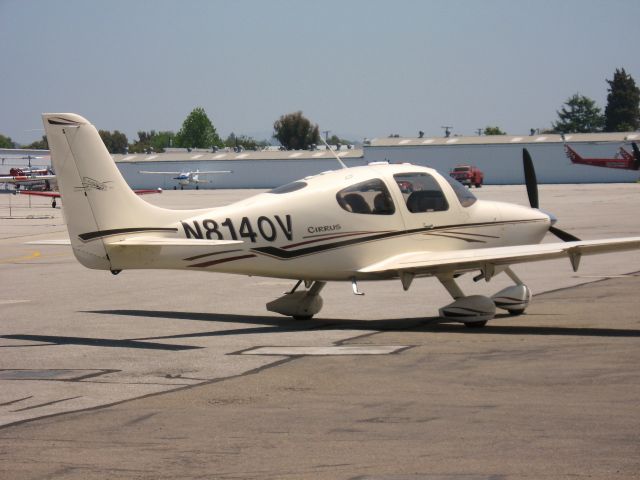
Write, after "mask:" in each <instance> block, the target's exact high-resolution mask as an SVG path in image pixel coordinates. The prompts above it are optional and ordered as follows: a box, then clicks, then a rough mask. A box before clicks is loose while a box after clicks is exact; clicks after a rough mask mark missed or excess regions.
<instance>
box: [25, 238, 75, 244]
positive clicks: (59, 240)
mask: <svg viewBox="0 0 640 480" xmlns="http://www.w3.org/2000/svg"><path fill="white" fill-rule="evenodd" d="M25 245H71V240H69V239H68V238H59V239H56V240H34V241H33V242H26V243H25Z"/></svg>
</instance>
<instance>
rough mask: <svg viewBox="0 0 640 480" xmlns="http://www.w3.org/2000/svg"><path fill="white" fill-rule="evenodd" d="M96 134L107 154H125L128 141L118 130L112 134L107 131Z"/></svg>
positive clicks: (99, 131)
mask: <svg viewBox="0 0 640 480" xmlns="http://www.w3.org/2000/svg"><path fill="white" fill-rule="evenodd" d="M98 133H99V134H100V138H102V141H103V142H104V144H105V145H106V147H107V150H108V151H109V153H127V149H128V148H129V141H128V140H127V136H126V135H125V134H124V133H122V132H119V131H118V130H114V131H113V132H110V131H109V130H98Z"/></svg>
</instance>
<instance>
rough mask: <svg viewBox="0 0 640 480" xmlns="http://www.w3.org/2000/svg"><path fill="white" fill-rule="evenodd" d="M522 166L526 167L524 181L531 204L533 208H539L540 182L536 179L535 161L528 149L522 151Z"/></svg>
mask: <svg viewBox="0 0 640 480" xmlns="http://www.w3.org/2000/svg"><path fill="white" fill-rule="evenodd" d="M522 164H523V166H524V181H525V184H526V185H527V195H528V196H529V204H530V205H531V208H538V180H537V179H536V171H535V169H534V168H533V160H531V155H529V151H528V150H527V149H526V148H523V149H522Z"/></svg>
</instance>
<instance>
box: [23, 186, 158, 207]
mask: <svg viewBox="0 0 640 480" xmlns="http://www.w3.org/2000/svg"><path fill="white" fill-rule="evenodd" d="M134 192H135V193H136V194H137V195H148V194H150V193H162V189H161V188H156V189H146V190H134ZM18 193H20V194H22V195H35V196H36V197H48V198H51V208H56V205H57V203H56V199H58V198H61V197H62V195H60V192H42V191H37V190H19V191H18Z"/></svg>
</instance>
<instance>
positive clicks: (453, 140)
mask: <svg viewBox="0 0 640 480" xmlns="http://www.w3.org/2000/svg"><path fill="white" fill-rule="evenodd" d="M627 141H640V132H611V133H568V134H566V135H564V139H563V137H562V136H561V135H556V134H540V135H483V136H469V137H463V136H460V137H456V136H452V137H429V138H427V137H425V138H418V137H390V138H374V139H372V140H370V141H369V142H368V143H366V144H365V148H370V147H423V146H430V145H500V144H502V145H513V144H516V145H519V144H527V143H533V144H540V143H563V142H569V143H571V142H590V143H591V142H593V143H597V142H627Z"/></svg>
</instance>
